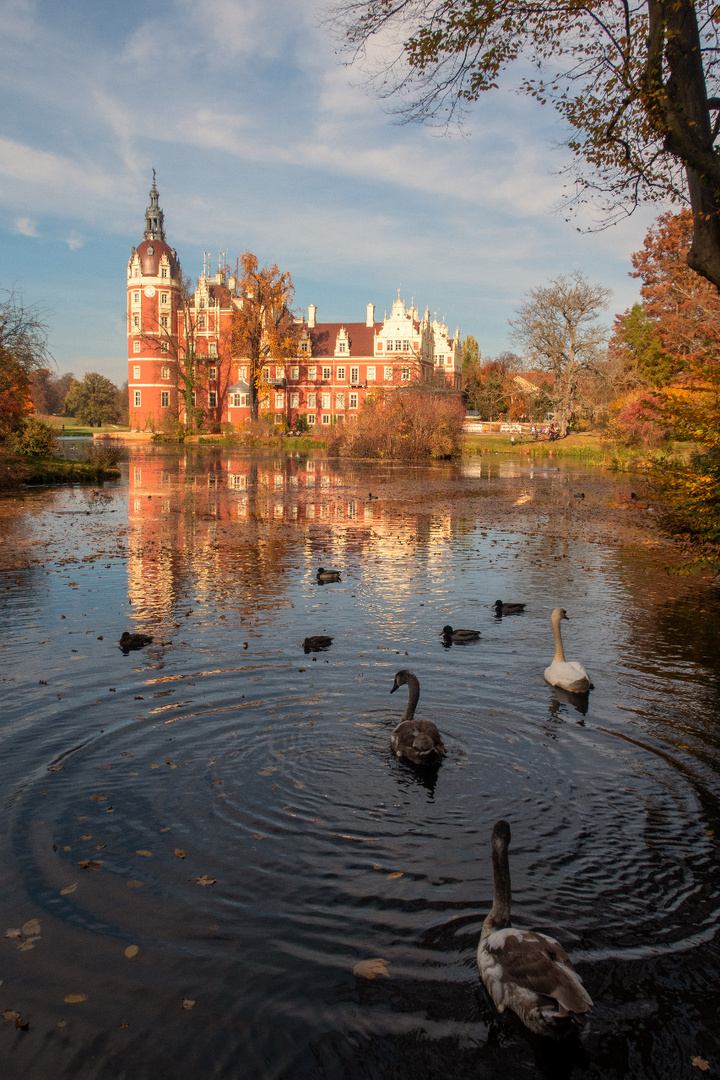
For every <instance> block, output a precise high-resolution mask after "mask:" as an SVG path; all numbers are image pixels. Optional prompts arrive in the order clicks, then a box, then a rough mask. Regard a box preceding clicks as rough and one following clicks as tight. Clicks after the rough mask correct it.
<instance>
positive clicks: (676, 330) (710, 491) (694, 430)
mask: <svg viewBox="0 0 720 1080" xmlns="http://www.w3.org/2000/svg"><path fill="white" fill-rule="evenodd" d="M691 239H692V222H691V220H690V215H689V213H688V212H687V211H683V212H682V213H681V214H663V215H662V216H661V217H660V218H659V219H658V221H657V222H656V223H655V224H654V225H653V226H652V228H651V229H650V230H649V232H648V234H647V236H646V237H645V241H644V244H643V247H642V249H641V251H639V252H637V253H636V254H635V255H633V265H634V267H635V275H636V276H637V277H639V278H640V279H641V281H642V286H641V289H640V295H641V298H642V301H643V310H644V312H645V314H646V316H647V319H648V321H649V323H650V324H651V325H652V327H653V329H654V331H655V333H656V335H657V337H658V339H659V341H660V344H661V347H662V349H663V351H665V352H667V353H668V354H669V355H670V358H671V363H672V365H673V366H672V369H671V373H670V377H669V378H668V379H667V381H663V382H662V383H661V384H660V385H658V386H657V387H656V388H654V394H653V400H652V403H651V404H652V405H653V406H654V408H655V410H656V413H657V416H658V420H659V422H660V423H661V424H662V425H664V428H665V430H666V431H667V430H672V432H673V433H674V435H675V438H676V439H680V440H687V441H688V442H690V443H691V444H692V445H693V446H694V447H695V450H694V452H693V453H692V454H691V455H690V458H689V459H688V460H679V459H677V458H674V459H673V458H662V459H658V460H655V461H653V462H652V463H651V465H650V469H649V480H650V483H651V487H652V489H653V490H654V492H655V494H656V495H657V496H658V497H659V499H660V501H661V504H662V506H663V524H664V526H665V528H666V529H667V530H668V531H669V532H670V533H671V534H672V535H673V536H676V537H678V538H680V539H682V540H684V541H685V542H686V543H687V545H688V548H689V551H690V552H691V556H690V564H691V565H692V564H696V563H698V562H702V561H707V562H708V563H709V564H711V565H712V566H713V567H714V568H715V569H718V568H720V298H719V297H718V295H717V292H716V290H715V289H714V288H712V286H710V285H709V284H708V283H707V282H705V281H703V280H702V279H700V278H698V277H697V276H695V275H693V274H692V273H691V272H690V271H689V270H688V267H687V260H686V255H687V251H688V248H689V245H690V243H691ZM647 415H648V410H647V408H646V409H645V412H644V415H643V417H642V419H643V421H646V419H647Z"/></svg>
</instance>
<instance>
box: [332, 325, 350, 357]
mask: <svg viewBox="0 0 720 1080" xmlns="http://www.w3.org/2000/svg"><path fill="white" fill-rule="evenodd" d="M335 355H336V356H339V357H346V356H349V355H350V339H349V337H348V332H347V330H346V329H345V327H344V326H341V327H340V329H339V330H338V334H337V338H336V339H335Z"/></svg>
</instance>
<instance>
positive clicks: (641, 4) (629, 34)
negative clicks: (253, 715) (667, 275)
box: [332, 0, 720, 288]
mask: <svg viewBox="0 0 720 1080" xmlns="http://www.w3.org/2000/svg"><path fill="white" fill-rule="evenodd" d="M719 21H720V20H718V18H717V6H716V3H715V0H623V2H622V3H610V2H609V0H595V2H590V3H588V2H585V3H583V2H581V0H556V2H555V3H553V4H543V3H536V4H527V3H525V2H524V0H494V2H490V0H339V2H338V7H337V8H336V9H335V13H334V15H333V17H332V23H333V25H334V27H335V29H336V30H337V31H338V32H339V33H340V34H341V35H342V37H343V38H344V40H345V42H346V43H347V44H348V45H349V47H350V48H351V49H352V50H353V51H354V55H355V56H356V57H357V56H358V55H360V56H362V55H363V54H364V53H366V48H367V46H368V45H369V44H370V43H371V42H372V39H373V38H375V37H376V36H377V37H379V38H380V39H381V41H382V44H383V45H384V46H385V48H384V49H382V50H380V52H381V55H383V56H387V55H388V48H387V43H388V40H390V41H399V44H398V47H397V48H396V49H395V51H394V52H393V51H392V50H390V56H391V59H390V60H389V61H385V60H383V62H382V65H381V66H380V68H379V69H376V71H375V75H374V81H375V85H376V87H377V89H378V92H379V93H380V95H381V96H384V97H389V96H391V95H393V94H400V95H403V96H404V97H405V98H406V100H407V104H406V105H405V106H401V107H400V110H399V111H400V112H401V113H402V114H403V115H404V117H405V118H406V119H407V120H420V121H425V120H428V119H432V118H436V117H438V116H442V117H443V118H444V120H445V121H449V120H450V119H452V117H453V116H454V115H455V114H456V113H458V112H463V111H464V110H465V109H466V108H467V106H468V103H470V102H473V101H476V100H477V99H478V97H479V96H480V94H481V93H483V92H484V91H486V90H491V89H495V88H496V87H497V86H498V81H499V77H500V75H501V73H502V72H503V71H504V70H505V69H506V68H509V67H511V66H513V65H515V66H516V67H517V68H518V70H519V72H520V79H519V89H520V90H521V91H522V92H524V93H526V94H530V95H532V96H533V97H535V98H537V99H538V100H539V101H540V102H542V103H545V102H548V101H549V102H551V103H552V104H553V105H554V106H555V108H556V109H557V110H558V112H559V113H560V115H561V116H562V117H563V119H564V120H565V121H566V122H567V123H568V124H569V125H570V126H571V128H572V129H573V132H574V134H573V135H572V137H571V139H570V140H569V146H570V149H571V150H572V152H573V154H574V156H575V163H576V168H577V171H578V179H579V183H580V186H581V196H580V197H583V195H582V193H587V192H588V191H594V192H595V193H596V194H597V196H598V197H599V201H600V205H601V208H602V209H603V210H604V212H605V213H606V215H609V218H610V220H613V219H614V218H616V217H617V216H619V215H620V214H621V213H624V212H631V211H632V209H633V208H634V207H635V206H636V205H637V204H638V203H639V202H640V201H642V200H647V199H649V200H652V201H659V200H662V199H666V198H667V197H670V198H673V199H677V198H682V199H688V200H689V202H690V205H691V207H692V215H693V242H692V246H691V247H690V249H689V251H688V256H687V258H688V264H689V266H691V267H692V269H693V270H695V271H697V272H698V273H699V274H702V275H703V276H704V277H706V278H707V279H708V280H709V281H711V282H712V283H713V284H714V285H716V286H717V287H718V288H720V153H718V150H717V149H716V147H715V140H716V138H717V135H718V129H719V128H720V97H718V94H720V79H719V75H720V71H719V68H718V65H719V64H720V51H719V46H720V33H719V31H718V22H719ZM377 52H378V50H376V49H373V53H374V54H377Z"/></svg>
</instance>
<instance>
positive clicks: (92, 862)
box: [78, 859, 102, 870]
mask: <svg viewBox="0 0 720 1080" xmlns="http://www.w3.org/2000/svg"><path fill="white" fill-rule="evenodd" d="M78 866H79V867H80V869H81V870H99V869H100V867H101V866H102V863H101V862H100V861H99V860H98V859H83V860H82V861H81V862H79V863H78Z"/></svg>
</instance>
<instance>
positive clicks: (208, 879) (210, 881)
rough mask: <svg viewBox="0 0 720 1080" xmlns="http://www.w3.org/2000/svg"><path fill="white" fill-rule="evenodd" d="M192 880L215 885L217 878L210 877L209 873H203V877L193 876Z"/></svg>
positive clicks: (198, 883)
mask: <svg viewBox="0 0 720 1080" xmlns="http://www.w3.org/2000/svg"><path fill="white" fill-rule="evenodd" d="M190 880H191V881H194V882H195V883H196V884H197V885H214V884H215V880H216V879H215V878H214V877H208V875H207V874H202V875H201V877H191V878H190Z"/></svg>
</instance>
